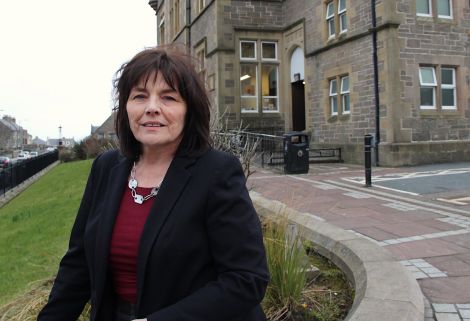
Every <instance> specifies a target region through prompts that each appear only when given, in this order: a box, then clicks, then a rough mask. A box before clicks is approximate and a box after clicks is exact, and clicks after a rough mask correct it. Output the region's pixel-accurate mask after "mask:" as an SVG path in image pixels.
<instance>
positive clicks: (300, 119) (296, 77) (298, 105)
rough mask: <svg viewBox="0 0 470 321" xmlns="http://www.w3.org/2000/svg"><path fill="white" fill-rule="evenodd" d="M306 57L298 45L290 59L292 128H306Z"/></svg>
mask: <svg viewBox="0 0 470 321" xmlns="http://www.w3.org/2000/svg"><path fill="white" fill-rule="evenodd" d="M304 71H305V58H304V53H303V51H302V49H300V48H299V47H297V48H296V49H295V50H294V51H293V52H292V56H291V59H290V81H291V93H292V130H294V131H302V130H305V81H304V78H305V72H304Z"/></svg>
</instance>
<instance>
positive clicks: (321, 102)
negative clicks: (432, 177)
mask: <svg viewBox="0 0 470 321" xmlns="http://www.w3.org/2000/svg"><path fill="white" fill-rule="evenodd" d="M149 4H150V6H151V7H152V8H153V9H154V10H155V13H156V17H157V25H156V32H157V39H158V43H159V44H165V43H183V44H185V45H187V46H188V47H189V48H190V50H191V53H192V54H193V56H194V57H195V58H196V60H197V69H198V71H199V73H200V75H201V77H203V78H204V81H205V82H206V84H207V88H208V90H209V93H210V95H211V99H212V101H213V108H214V112H213V114H214V115H223V116H224V117H226V118H228V120H229V124H231V125H232V126H233V127H237V126H238V125H239V124H240V122H242V124H243V126H248V128H249V130H250V131H257V132H265V133H266V132H270V133H283V132H288V131H292V130H296V131H305V132H307V133H309V134H310V137H311V140H310V145H311V147H313V148H320V147H341V148H342V151H343V152H342V156H343V158H344V159H345V161H347V162H355V163H361V162H363V145H364V135H366V134H372V135H374V137H375V142H376V147H377V148H378V150H377V153H376V154H377V155H378V157H377V158H378V160H379V163H380V164H381V165H390V166H399V165H412V164H421V163H435V162H444V161H446V162H447V161H465V160H468V159H470V109H469V98H468V97H469V93H470V88H469V86H470V82H469V81H468V79H470V71H469V67H470V56H469V49H468V48H469V36H468V30H470V4H469V2H468V1H460V0H413V1H409V0H387V1H383V0H377V1H370V0H354V1H353V0H310V1H299V0H278V1H267V0H266V1H237V0H198V1H190V0H151V1H150V2H149Z"/></svg>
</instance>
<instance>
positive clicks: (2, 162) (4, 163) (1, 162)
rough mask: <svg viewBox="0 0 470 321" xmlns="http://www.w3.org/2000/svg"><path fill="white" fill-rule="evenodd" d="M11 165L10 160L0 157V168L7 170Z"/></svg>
mask: <svg viewBox="0 0 470 321" xmlns="http://www.w3.org/2000/svg"><path fill="white" fill-rule="evenodd" d="M8 165H10V158H8V157H6V156H0V168H7V167H8Z"/></svg>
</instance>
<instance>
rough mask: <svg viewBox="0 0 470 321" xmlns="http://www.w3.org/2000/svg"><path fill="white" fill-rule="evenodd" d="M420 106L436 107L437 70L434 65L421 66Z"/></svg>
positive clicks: (426, 107)
mask: <svg viewBox="0 0 470 321" xmlns="http://www.w3.org/2000/svg"><path fill="white" fill-rule="evenodd" d="M419 82H420V86H421V88H420V97H421V103H420V106H421V108H422V109H435V108H436V86H437V82H436V72H435V70H434V67H421V68H419Z"/></svg>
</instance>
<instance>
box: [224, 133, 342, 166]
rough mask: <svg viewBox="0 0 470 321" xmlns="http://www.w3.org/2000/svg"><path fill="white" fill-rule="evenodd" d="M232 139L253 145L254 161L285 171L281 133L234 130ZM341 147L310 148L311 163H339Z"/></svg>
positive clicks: (242, 143)
mask: <svg viewBox="0 0 470 321" xmlns="http://www.w3.org/2000/svg"><path fill="white" fill-rule="evenodd" d="M230 135H233V137H235V138H232V140H235V141H237V142H239V143H240V145H241V146H253V145H254V144H255V142H256V144H255V146H256V149H255V152H254V153H253V162H254V163H255V164H257V165H259V166H261V167H263V168H270V169H272V170H275V171H279V172H282V173H283V172H284V165H285V163H284V160H285V158H284V137H283V136H279V135H269V134H259V133H254V132H247V131H233V132H231V133H230ZM342 161H343V160H342V156H341V148H313V149H309V163H338V162H342Z"/></svg>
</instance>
